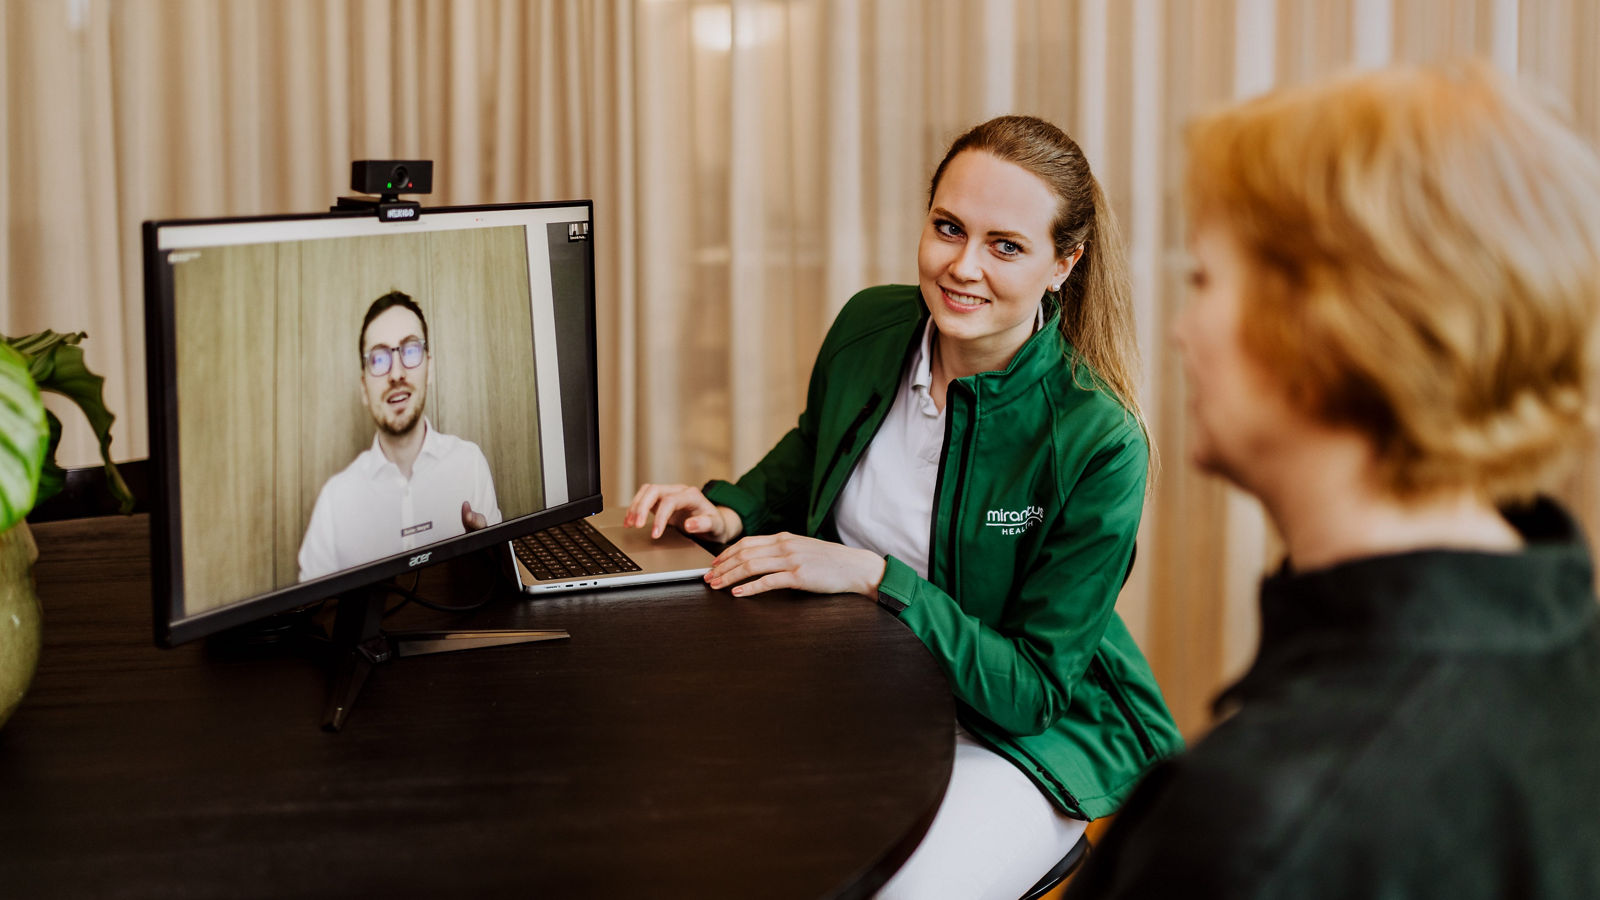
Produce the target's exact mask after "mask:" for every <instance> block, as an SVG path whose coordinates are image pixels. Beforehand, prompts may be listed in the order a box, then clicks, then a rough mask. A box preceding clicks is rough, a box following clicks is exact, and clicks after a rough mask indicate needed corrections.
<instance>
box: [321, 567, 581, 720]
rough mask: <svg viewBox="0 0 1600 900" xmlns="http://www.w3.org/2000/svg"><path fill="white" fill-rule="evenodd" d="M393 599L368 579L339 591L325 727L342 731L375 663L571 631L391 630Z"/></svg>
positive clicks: (559, 635)
mask: <svg viewBox="0 0 1600 900" xmlns="http://www.w3.org/2000/svg"><path fill="white" fill-rule="evenodd" d="M388 599H389V591H388V589H387V588H386V587H385V586H384V585H381V584H374V585H367V586H366V587H362V588H358V589H356V590H354V591H351V592H349V593H346V594H343V595H341V596H340V597H339V606H338V611H337V614H336V616H335V618H334V620H333V640H332V644H333V648H332V649H333V673H332V674H333V678H332V682H331V684H330V686H329V691H328V705H327V706H326V707H325V708H324V709H323V712H322V730H323V731H338V730H339V729H341V728H343V727H344V722H345V719H347V718H349V716H350V708H351V707H353V706H354V705H355V702H356V697H357V696H359V695H360V694H361V687H362V685H364V684H366V682H367V676H368V675H369V674H371V672H372V667H373V666H375V665H378V664H379V663H385V662H388V661H389V660H390V659H392V658H394V657H396V656H424V655H426V654H429V653H448V652H450V651H451V650H475V649H477V648H479V647H499V646H502V645H504V644H523V643H528V642H531V641H559V640H563V639H565V638H569V637H571V635H569V634H568V633H567V632H566V630H565V629H559V628H558V629H554V630H548V631H535V630H528V629H521V628H509V629H486V630H480V631H395V632H386V631H384V630H383V627H382V626H383V611H384V608H385V606H386V605H387V603H388Z"/></svg>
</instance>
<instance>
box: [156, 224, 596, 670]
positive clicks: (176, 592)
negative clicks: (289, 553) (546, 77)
mask: <svg viewBox="0 0 1600 900" xmlns="http://www.w3.org/2000/svg"><path fill="white" fill-rule="evenodd" d="M559 207H583V208H584V209H585V211H586V212H587V214H588V221H589V236H588V241H589V252H588V254H587V258H588V267H589V273H588V275H589V278H588V290H587V295H588V296H586V297H585V298H584V304H585V310H584V315H585V318H586V322H585V326H586V328H587V331H588V334H589V335H590V338H591V339H590V340H589V341H587V342H586V343H587V347H586V348H585V349H586V355H587V359H586V360H585V364H586V366H587V370H588V373H587V374H588V378H589V379H590V384H591V385H594V386H595V391H594V392H592V393H591V396H595V397H597V396H598V385H599V381H598V378H599V359H598V356H599V354H598V350H597V341H596V340H595V339H594V338H595V336H596V335H597V334H598V332H597V324H596V315H595V289H596V286H595V249H594V239H595V235H594V201H593V200H587V199H584V200H560V201H553V200H552V201H537V202H527V203H495V204H474V205H465V206H438V207H425V208H423V210H422V216H423V218H426V217H427V216H429V215H437V214H444V213H472V212H486V211H510V210H527V209H552V208H559ZM363 218H365V219H370V218H372V213H371V212H346V211H330V212H318V213H286V214H274V215H262V216H229V217H221V218H209V219H162V220H156V221H147V222H145V223H144V224H143V226H142V236H143V256H142V259H143V264H144V292H145V354H146V358H145V372H146V393H147V399H148V403H149V417H150V423H149V427H150V431H149V434H150V462H151V465H150V493H151V510H150V562H151V605H152V613H153V616H152V618H153V624H154V636H155V642H156V644H157V645H158V646H161V647H174V646H176V645H178V644H183V643H187V642H189V641H192V640H196V639H198V638H202V637H206V636H207V635H211V634H215V633H217V632H220V631H226V630H227V629H230V628H235V627H238V626H241V625H247V624H249V623H251V622H254V621H257V620H259V619H262V618H265V617H267V616H271V615H275V614H277V613H282V612H286V611H288V610H291V609H294V608H296V607H300V606H304V605H306V604H309V603H315V602H318V601H321V600H324V599H327V598H331V597H335V596H338V595H340V594H343V593H348V592H350V591H352V590H355V589H358V588H362V587H365V586H368V585H371V584H373V583H375V582H381V581H384V580H387V579H390V578H393V577H394V576H396V575H400V574H404V573H406V572H412V571H416V570H418V569H420V568H423V567H426V566H432V565H435V564H438V563H442V562H445V561H447V560H451V559H456V558H458V557H461V556H464V555H466V554H469V553H475V552H477V551H480V550H483V549H485V548H487V547H491V546H493V545H495V544H500V543H504V542H506V541H509V540H512V539H514V538H517V537H520V536H522V535H525V534H529V533H531V532H534V531H538V530H539V529H541V528H548V527H550V526H552V525H558V524H560V523H562V522H567V521H571V520H573V519H578V518H582V517H584V516H590V515H594V514H595V513H598V512H599V511H600V509H601V507H602V506H603V501H602V497H601V485H600V434H599V432H600V417H599V410H598V408H595V409H593V410H591V415H590V417H589V422H588V431H589V434H588V446H589V471H591V472H593V473H594V488H595V489H594V493H593V494H590V495H585V496H581V497H573V498H571V499H569V500H568V501H567V502H566V503H563V504H560V505H558V506H552V507H549V508H547V509H544V510H541V511H539V512H535V513H529V514H528V515H525V516H521V517H519V518H516V519H511V520H507V521H504V522H500V523H498V524H495V525H491V526H489V527H488V528H485V529H483V530H482V531H474V532H469V533H467V534H461V535H456V536H454V537H451V538H446V539H445V540H443V541H440V542H438V543H436V544H428V545H426V546H425V547H419V548H416V549H414V550H410V551H406V552H402V553H399V554H396V555H394V556H389V557H384V558H383V559H379V560H374V561H372V562H370V563H366V564H364V565H361V566H358V567H355V568H352V569H347V570H345V571H343V572H339V573H337V574H334V575H329V576H326V577H323V578H319V579H316V580H313V581H308V582H304V583H298V584H293V585H289V586H287V587H282V588H277V589H275V590H272V591H268V592H266V593H262V594H257V595H254V596H252V597H247V598H244V599H242V600H238V601H235V602H232V603H229V604H228V605H226V606H221V607H218V608H216V609H213V610H208V611H206V612H202V613H197V614H195V615H188V616H185V615H184V614H183V612H184V592H183V587H184V586H183V583H182V572H183V540H182V538H183V535H182V523H181V521H179V519H180V517H179V515H178V509H179V508H180V507H179V500H180V497H179V490H178V472H179V470H180V466H181V462H182V461H181V460H180V459H178V440H177V432H178V416H177V406H178V398H177V366H176V357H175V354H174V353H173V352H172V349H173V343H174V335H175V330H176V307H175V298H174V297H173V279H172V267H171V266H170V265H168V264H167V263H166V261H165V259H164V257H163V256H162V253H163V251H161V249H160V247H159V234H160V231H161V229H163V228H172V227H182V226H195V225H231V224H253V223H262V222H295V221H321V220H329V219H363ZM392 224H393V227H395V228H406V227H408V226H410V225H411V224H412V223H411V222H409V221H406V222H395V223H392ZM595 405H596V407H598V403H596V404H595ZM508 553H509V551H508ZM419 557H421V559H420V560H419V559H418V558H419ZM508 561H509V560H508Z"/></svg>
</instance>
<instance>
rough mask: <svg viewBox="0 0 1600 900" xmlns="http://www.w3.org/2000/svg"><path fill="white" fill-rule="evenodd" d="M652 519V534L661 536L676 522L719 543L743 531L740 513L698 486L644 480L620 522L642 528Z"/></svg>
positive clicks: (732, 539) (683, 527) (724, 542)
mask: <svg viewBox="0 0 1600 900" xmlns="http://www.w3.org/2000/svg"><path fill="white" fill-rule="evenodd" d="M652 514H654V516H655V523H654V526H653V527H652V528H651V530H650V536H651V537H661V535H663V534H665V533H666V530H667V526H668V525H676V526H678V527H679V528H682V529H683V530H684V531H687V532H688V533H690V534H698V535H701V536H703V537H706V538H709V539H710V540H713V541H716V542H717V543H719V544H726V543H728V542H729V541H734V540H738V538H739V535H741V534H744V522H743V521H741V520H740V518H739V514H738V513H736V512H734V511H733V510H731V509H729V508H728V507H726V506H717V505H715V504H713V503H712V502H711V501H710V500H707V499H706V495H705V494H702V493H700V489H699V488H697V487H691V486H689V485H687V484H646V485H643V486H641V487H640V488H639V491H638V493H635V494H634V495H633V502H632V503H630V504H628V512H627V514H626V515H625V516H623V518H622V524H624V525H627V526H629V527H631V528H642V527H644V526H645V525H648V524H650V517H651V515H652Z"/></svg>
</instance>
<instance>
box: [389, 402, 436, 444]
mask: <svg viewBox="0 0 1600 900" xmlns="http://www.w3.org/2000/svg"><path fill="white" fill-rule="evenodd" d="M421 399H423V400H426V399H427V398H425V397H424V398H421ZM422 407H423V404H422V403H413V404H412V405H411V409H410V410H408V411H407V412H406V413H405V415H404V416H403V417H402V418H401V419H400V420H399V421H396V422H390V421H389V417H388V416H384V417H382V418H380V419H378V430H379V431H381V432H383V433H384V434H387V435H391V436H393V437H405V436H406V435H408V434H410V433H411V432H412V431H414V430H416V427H417V425H418V424H420V423H421V422H422Z"/></svg>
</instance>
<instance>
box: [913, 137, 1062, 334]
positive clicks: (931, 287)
mask: <svg viewBox="0 0 1600 900" xmlns="http://www.w3.org/2000/svg"><path fill="white" fill-rule="evenodd" d="M1056 206H1057V200H1056V197H1055V194H1053V193H1052V192H1051V191H1050V188H1049V186H1048V185H1046V184H1045V183H1044V181H1043V180H1042V179H1040V178H1039V177H1038V176H1037V175H1034V174H1033V173H1032V172H1029V171H1028V170H1027V169H1024V168H1022V167H1021V166H1019V165H1016V164H1015V163H1009V162H1005V161H1004V160H1001V159H999V158H998V157H995V156H993V155H991V154H989V153H985V152H983V151H979V150H965V151H962V152H961V153H959V154H957V155H956V157H955V158H954V159H952V160H950V163H949V164H948V165H947V166H946V167H945V170H944V175H943V177H942V178H940V179H939V186H938V187H937V188H936V189H935V190H934V194H933V203H932V204H931V206H930V208H929V210H928V221H927V224H926V225H924V226H923V229H922V241H921V243H920V244H919V245H918V247H917V269H918V273H919V280H920V284H921V287H922V299H923V301H924V302H925V303H927V304H928V309H929V310H930V311H931V313H932V314H933V321H934V325H935V326H936V327H937V328H938V329H939V333H940V335H941V339H942V340H952V341H955V342H957V343H959V344H963V345H965V346H967V347H970V348H971V349H972V350H973V351H975V352H977V353H979V354H982V355H983V356H1003V357H1004V358H1006V359H1009V358H1010V356H1011V355H1012V354H1014V353H1015V352H1016V351H1017V348H1019V347H1021V346H1022V344H1023V342H1024V341H1026V340H1027V339H1028V336H1029V335H1030V334H1032V333H1033V321H1034V317H1035V315H1036V314H1037V313H1038V309H1039V302H1040V301H1041V300H1042V299H1043V298H1044V293H1045V291H1047V290H1050V289H1051V288H1052V287H1053V286H1055V285H1057V284H1059V283H1060V282H1062V281H1064V280H1065V279H1066V277H1067V273H1068V272H1069V271H1071V269H1072V263H1071V261H1069V260H1067V259H1061V258H1058V257H1057V256H1056V248H1055V244H1054V243H1053V242H1052V240H1051V237H1050V226H1051V224H1052V223H1053V222H1054V221H1055V218H1056Z"/></svg>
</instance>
